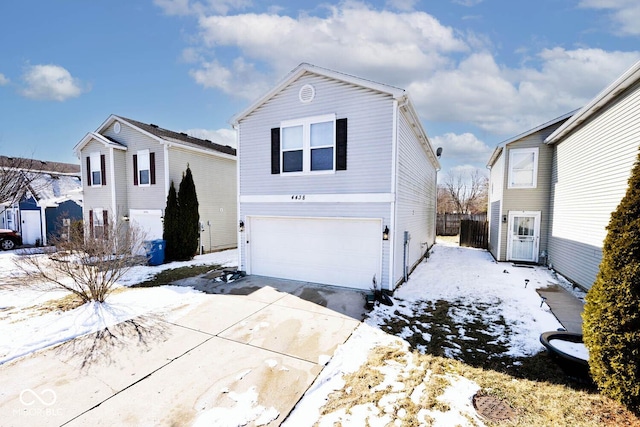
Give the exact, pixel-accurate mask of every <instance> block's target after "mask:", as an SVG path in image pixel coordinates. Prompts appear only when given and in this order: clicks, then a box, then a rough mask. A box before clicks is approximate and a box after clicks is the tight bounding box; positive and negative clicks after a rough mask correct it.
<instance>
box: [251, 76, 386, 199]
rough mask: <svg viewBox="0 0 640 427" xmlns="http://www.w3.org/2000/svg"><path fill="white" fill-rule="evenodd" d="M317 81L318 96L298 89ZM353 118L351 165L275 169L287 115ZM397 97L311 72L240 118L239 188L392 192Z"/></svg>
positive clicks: (284, 191) (254, 191)
mask: <svg viewBox="0 0 640 427" xmlns="http://www.w3.org/2000/svg"><path fill="white" fill-rule="evenodd" d="M305 84H311V85H313V86H314V87H315V90H316V95H315V99H314V100H313V101H312V102H309V103H306V104H305V103H301V102H300V100H299V99H298V92H299V90H300V88H301V87H302V86H303V85H305ZM332 113H335V114H336V118H338V119H340V118H347V120H348V144H347V153H348V154H347V170H346V171H336V172H335V173H330V174H320V175H318V174H316V175H305V176H300V175H298V176H286V175H272V174H271V129H272V128H276V127H280V122H281V121H283V120H291V119H299V118H304V117H311V116H317V115H323V114H332ZM392 130H393V99H392V98H391V97H390V96H389V95H385V94H381V93H378V92H375V91H372V90H369V89H365V88H362V87H360V86H354V85H350V84H346V83H342V82H338V81H336V80H332V79H328V78H325V77H321V76H318V75H311V74H306V75H304V76H302V77H301V78H299V79H298V80H296V81H294V82H293V83H292V84H291V85H289V86H288V87H286V88H284V89H283V90H282V91H281V92H279V93H277V94H276V95H275V96H274V97H272V98H271V99H270V100H269V101H267V102H266V103H265V104H263V105H262V106H260V107H259V108H257V109H256V110H255V111H253V112H252V113H251V114H249V115H248V116H247V117H245V118H244V119H243V120H242V121H241V122H240V124H239V132H240V144H241V146H240V152H241V153H242V154H241V156H242V158H241V161H240V165H239V166H240V183H239V185H240V194H242V195H270V194H298V193H302V194H309V193H388V192H389V191H390V182H391V161H392V155H391V149H392V144H391V141H392Z"/></svg>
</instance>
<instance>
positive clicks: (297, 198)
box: [291, 194, 305, 200]
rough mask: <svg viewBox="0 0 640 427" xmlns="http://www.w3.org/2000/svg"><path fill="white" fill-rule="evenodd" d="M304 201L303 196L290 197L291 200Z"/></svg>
mask: <svg viewBox="0 0 640 427" xmlns="http://www.w3.org/2000/svg"><path fill="white" fill-rule="evenodd" d="M304 199H305V195H304V194H294V195H293V196H291V200H304Z"/></svg>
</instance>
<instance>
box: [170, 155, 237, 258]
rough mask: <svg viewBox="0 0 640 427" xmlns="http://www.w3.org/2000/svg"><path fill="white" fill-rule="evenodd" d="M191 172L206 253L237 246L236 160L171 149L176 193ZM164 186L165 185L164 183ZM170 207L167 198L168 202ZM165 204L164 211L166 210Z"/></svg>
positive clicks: (171, 174)
mask: <svg viewBox="0 0 640 427" xmlns="http://www.w3.org/2000/svg"><path fill="white" fill-rule="evenodd" d="M187 164H189V168H190V169H191V173H192V175H193V181H194V183H195V186H196V193H197V196H198V204H199V214H200V221H201V222H202V223H203V225H204V232H203V233H202V245H203V246H204V250H205V251H213V250H219V249H226V248H234V247H236V246H237V236H238V235H237V230H238V215H237V210H238V209H237V206H238V205H237V190H236V179H237V178H236V160H235V159H226V158H221V157H219V156H215V155H209V154H204V153H196V152H194V151H189V150H185V149H183V148H180V147H171V148H169V179H171V180H173V182H174V185H175V187H176V191H177V190H178V187H179V185H180V181H181V180H182V174H183V173H184V171H185V170H186V169H187ZM163 185H164V184H163ZM164 203H165V205H166V198H165V199H164ZM164 207H165V206H164V205H163V206H162V209H163V210H164Z"/></svg>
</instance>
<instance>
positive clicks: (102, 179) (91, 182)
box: [87, 152, 107, 187]
mask: <svg viewBox="0 0 640 427" xmlns="http://www.w3.org/2000/svg"><path fill="white" fill-rule="evenodd" d="M105 169H106V167H105V156H104V154H100V153H99V152H95V153H91V154H89V156H87V185H88V186H90V187H100V186H101V185H106V180H107V179H106V178H107V176H106V170H105Z"/></svg>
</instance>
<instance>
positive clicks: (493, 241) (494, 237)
mask: <svg viewBox="0 0 640 427" xmlns="http://www.w3.org/2000/svg"><path fill="white" fill-rule="evenodd" d="M490 206H491V208H490V216H489V252H491V255H493V257H494V258H495V259H496V260H498V245H497V243H498V240H499V236H500V227H501V224H502V222H501V219H500V200H497V201H495V202H493V203H491V205H490Z"/></svg>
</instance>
